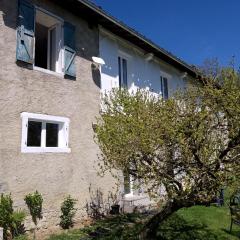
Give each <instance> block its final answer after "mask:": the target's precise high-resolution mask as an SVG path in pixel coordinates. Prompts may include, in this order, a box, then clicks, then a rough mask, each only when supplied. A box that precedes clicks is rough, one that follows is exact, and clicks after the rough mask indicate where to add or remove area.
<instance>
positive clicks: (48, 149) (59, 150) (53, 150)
mask: <svg viewBox="0 0 240 240" xmlns="http://www.w3.org/2000/svg"><path fill="white" fill-rule="evenodd" d="M21 151H22V153H70V152H71V148H60V147H45V148H43V147H22V149H21Z"/></svg>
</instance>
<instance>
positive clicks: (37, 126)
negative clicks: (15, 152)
mask: <svg viewBox="0 0 240 240" xmlns="http://www.w3.org/2000/svg"><path fill="white" fill-rule="evenodd" d="M41 132H42V123H41V122H36V121H28V134H27V146H28V147H41Z"/></svg>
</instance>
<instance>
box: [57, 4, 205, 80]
mask: <svg viewBox="0 0 240 240" xmlns="http://www.w3.org/2000/svg"><path fill="white" fill-rule="evenodd" d="M52 1H54V2H55V3H56V4H58V5H61V6H63V7H64V8H65V9H68V10H69V11H71V12H72V13H74V14H75V15H77V16H80V17H81V18H84V19H86V20H87V21H88V23H89V24H90V25H93V26H94V25H101V26H102V27H103V28H105V29H107V30H108V31H110V32H112V33H113V34H115V35H117V36H118V37H121V38H123V39H125V40H127V41H129V42H130V43H132V44H134V45H136V46H137V47H139V48H141V49H142V50H144V51H146V53H152V54H154V56H155V57H157V58H159V59H161V60H163V61H165V62H166V63H168V64H170V65H173V66H175V67H176V68H177V69H179V70H180V71H183V72H187V73H188V74H189V75H190V76H192V77H194V78H201V76H200V74H199V73H198V71H197V70H196V68H195V67H193V66H190V65H188V64H187V63H185V62H184V61H182V60H181V59H179V58H177V57H176V56H174V55H172V54H171V53H170V52H167V51H166V50H164V49H163V48H161V47H159V46H157V45H156V44H155V43H153V42H152V41H151V40H149V39H147V38H146V37H144V36H143V35H141V34H140V33H138V32H136V31H135V30H134V29H131V28H130V27H128V26H126V25H125V24H124V23H122V22H120V21H118V20H117V19H115V18H114V17H112V16H110V15H109V14H108V13H106V12H105V11H103V10H102V9H101V8H99V7H97V6H96V5H95V4H93V3H91V2H89V1H88V0H60V1H59V0H52Z"/></svg>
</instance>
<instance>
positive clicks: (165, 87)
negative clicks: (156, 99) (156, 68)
mask: <svg viewBox="0 0 240 240" xmlns="http://www.w3.org/2000/svg"><path fill="white" fill-rule="evenodd" d="M163 86H164V87H163V88H164V90H163V92H164V99H168V80H167V78H163Z"/></svg>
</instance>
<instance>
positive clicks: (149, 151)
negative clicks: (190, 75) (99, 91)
mask: <svg viewBox="0 0 240 240" xmlns="http://www.w3.org/2000/svg"><path fill="white" fill-rule="evenodd" d="M103 104H104V111H103V112H102V113H101V115H100V117H99V118H98V120H97V126H96V141H97V143H98V144H99V147H100V149H101V151H102V155H101V158H102V164H101V170H102V171H103V173H104V172H105V171H111V172H115V171H112V170H120V171H125V172H128V173H129V174H130V175H131V176H132V177H133V178H136V179H139V180H140V182H141V183H143V184H144V185H145V186H147V191H148V193H149V195H150V196H151V197H159V189H160V188H163V189H165V192H166V196H165V197H166V204H165V206H164V207H163V208H162V209H161V210H160V211H159V213H157V214H156V215H155V216H153V217H152V218H151V219H150V220H149V221H148V222H147V223H146V226H145V229H144V236H147V239H154V237H155V236H156V232H157V227H158V225H159V223H160V222H162V221H163V220H165V219H166V218H167V217H169V216H170V215H171V214H172V213H174V212H175V211H177V210H178V209H180V208H183V207H191V206H193V205H196V204H201V205H202V204H204V205H205V204H209V202H210V201H212V200H213V198H214V197H215V196H216V195H217V193H218V191H219V189H220V188H221V187H222V186H226V185H228V184H231V182H232V181H233V180H234V179H235V178H238V177H239V173H240V164H239V160H240V158H239V156H240V151H239V149H240V77H239V75H238V74H237V73H236V72H234V71H233V70H232V69H230V68H229V69H223V70H222V71H221V72H220V74H219V75H218V76H214V78H207V79H202V81H201V83H199V84H194V86H189V87H188V89H186V90H185V91H184V92H178V93H177V94H176V95H175V96H174V97H173V98H169V99H168V100H162V99H161V98H154V97H151V95H150V94H149V93H148V92H146V91H144V90H138V91H137V92H136V93H129V92H128V91H126V90H117V89H113V90H112V92H110V93H108V94H106V95H105V97H104V98H103Z"/></svg>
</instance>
